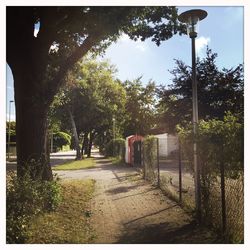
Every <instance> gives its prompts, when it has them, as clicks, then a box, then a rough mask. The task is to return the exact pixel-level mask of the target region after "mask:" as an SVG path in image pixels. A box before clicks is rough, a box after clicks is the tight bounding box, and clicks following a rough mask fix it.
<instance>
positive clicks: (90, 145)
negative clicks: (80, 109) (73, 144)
mask: <svg viewBox="0 0 250 250" xmlns="http://www.w3.org/2000/svg"><path fill="white" fill-rule="evenodd" d="M93 139H94V133H93V132H90V136H89V145H88V154H87V157H88V158H89V157H91V149H92V144H93Z"/></svg>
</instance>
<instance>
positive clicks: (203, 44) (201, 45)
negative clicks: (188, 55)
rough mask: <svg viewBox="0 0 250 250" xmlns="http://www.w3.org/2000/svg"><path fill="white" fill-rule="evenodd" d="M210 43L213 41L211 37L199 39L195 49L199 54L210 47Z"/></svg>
mask: <svg viewBox="0 0 250 250" xmlns="http://www.w3.org/2000/svg"><path fill="white" fill-rule="evenodd" d="M210 41H211V39H210V37H204V36H201V37H199V38H197V39H196V41H195V48H196V51H197V54H199V53H200V52H201V51H202V50H203V49H204V48H205V47H206V46H207V45H208V43H210Z"/></svg>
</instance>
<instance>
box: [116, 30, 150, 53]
mask: <svg viewBox="0 0 250 250" xmlns="http://www.w3.org/2000/svg"><path fill="white" fill-rule="evenodd" d="M117 44H119V45H125V46H127V47H129V48H131V49H133V48H135V49H136V50H138V51H140V52H145V51H146V50H148V46H147V44H146V42H142V41H139V40H138V41H133V40H131V39H130V38H129V36H128V35H127V34H124V33H123V34H122V35H121V36H120V38H119V39H118V41H117Z"/></svg>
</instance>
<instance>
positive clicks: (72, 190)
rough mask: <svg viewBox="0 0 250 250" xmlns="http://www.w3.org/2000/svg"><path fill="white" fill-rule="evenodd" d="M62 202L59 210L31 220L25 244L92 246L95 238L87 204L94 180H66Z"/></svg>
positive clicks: (92, 190) (62, 183) (63, 184)
mask: <svg viewBox="0 0 250 250" xmlns="http://www.w3.org/2000/svg"><path fill="white" fill-rule="evenodd" d="M61 186H62V195H63V200H62V202H61V204H60V205H59V206H58V208H57V209H56V211H54V212H50V213H45V214H41V215H39V216H37V217H36V218H35V219H33V220H32V221H31V225H30V227H29V238H28V240H27V242H26V243H36V244H41V243H46V244H50V243H58V244H60V243H89V242H91V240H93V238H94V231H93V229H92V228H91V225H90V222H89V219H90V217H91V212H90V210H89V207H88V202H89V200H90V199H91V197H92V194H93V192H94V180H85V181H82V180H64V181H62V182H61Z"/></svg>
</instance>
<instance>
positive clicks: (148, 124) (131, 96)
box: [123, 78, 156, 137]
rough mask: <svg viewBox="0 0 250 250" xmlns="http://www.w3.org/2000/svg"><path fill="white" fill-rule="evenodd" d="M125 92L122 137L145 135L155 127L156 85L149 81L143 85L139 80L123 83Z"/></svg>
mask: <svg viewBox="0 0 250 250" xmlns="http://www.w3.org/2000/svg"><path fill="white" fill-rule="evenodd" d="M123 86H124V88H125V91H126V105H125V110H126V112H125V115H126V116H125V121H124V136H125V137H126V136H129V135H133V134H140V135H146V134H148V133H150V130H151V129H152V128H153V127H154V126H155V111H156V110H155V103H156V85H155V83H154V82H153V81H149V82H148V84H147V85H143V83H142V81H141V78H137V79H135V80H134V81H125V82H124V84H123Z"/></svg>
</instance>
